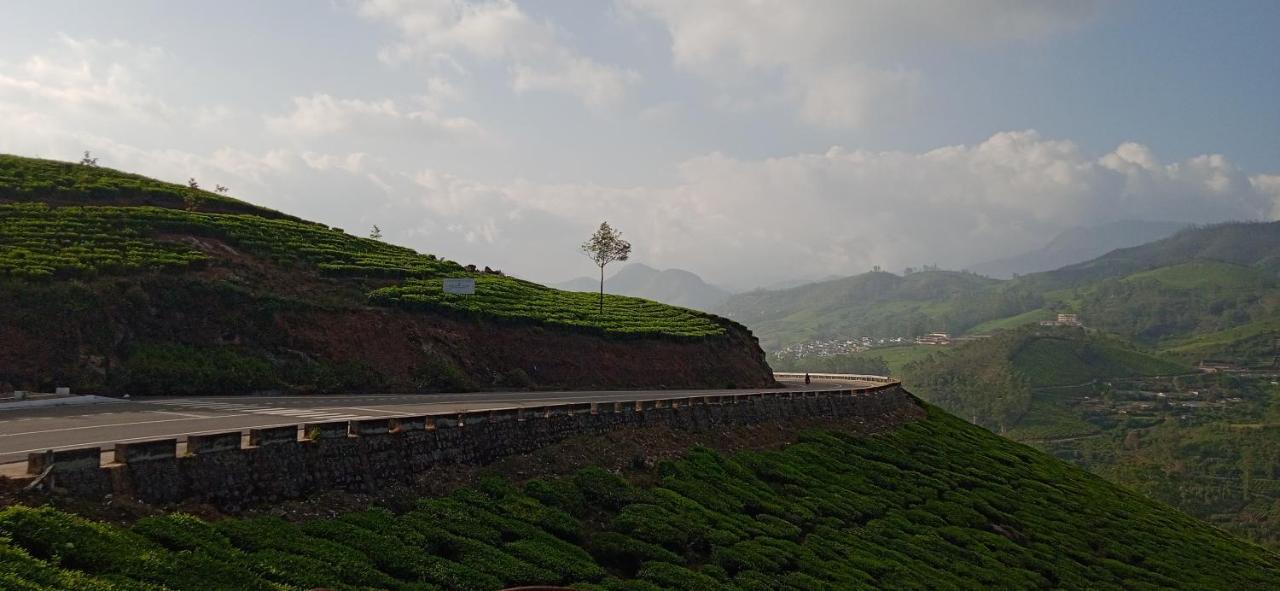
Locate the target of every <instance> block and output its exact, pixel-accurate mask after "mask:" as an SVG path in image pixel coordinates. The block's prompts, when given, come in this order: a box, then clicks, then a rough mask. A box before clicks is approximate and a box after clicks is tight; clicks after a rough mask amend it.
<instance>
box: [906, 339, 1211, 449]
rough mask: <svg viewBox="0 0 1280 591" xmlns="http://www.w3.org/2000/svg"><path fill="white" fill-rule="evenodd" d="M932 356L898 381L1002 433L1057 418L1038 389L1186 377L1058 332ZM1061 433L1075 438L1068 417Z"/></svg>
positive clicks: (1112, 346) (1151, 360)
mask: <svg viewBox="0 0 1280 591" xmlns="http://www.w3.org/2000/svg"><path fill="white" fill-rule="evenodd" d="M935 351H936V352H935V353H933V354H932V355H930V356H929V357H927V358H924V359H920V360H917V361H915V362H912V363H910V364H907V365H906V366H905V367H904V368H903V370H902V373H901V374H900V375H901V376H902V379H903V381H904V383H905V384H906V385H907V386H908V387H909V388H911V390H912V391H913V392H915V393H917V394H919V395H920V396H922V397H923V398H925V399H926V400H929V401H931V402H934V403H936V404H939V405H941V406H942V407H943V408H946V409H948V410H950V411H952V412H955V413H956V414H959V415H960V416H962V417H965V418H970V419H973V420H974V421H975V422H976V423H978V424H980V425H983V426H986V427H989V428H992V429H996V430H999V431H1001V432H1004V431H1006V430H1008V429H1014V428H1017V427H1018V426H1020V425H1022V426H1026V425H1028V424H1029V423H1033V424H1035V425H1036V426H1037V429H1038V430H1040V431H1044V430H1045V429H1046V427H1047V425H1046V419H1047V418H1048V417H1051V416H1059V417H1061V413H1059V412H1057V411H1056V410H1055V409H1054V405H1053V404H1052V401H1051V400H1047V399H1041V400H1040V402H1039V403H1036V398H1037V397H1034V396H1033V395H1032V394H1033V390H1035V389H1037V388H1048V387H1064V386H1073V385H1077V384H1084V383H1092V382H1095V381H1098V380H1105V379H1110V378H1124V377H1137V376H1155V375H1167V374H1180V373H1186V372H1188V371H1190V368H1188V367H1186V366H1184V365H1182V364H1179V363H1176V362H1173V361H1168V360H1165V359H1162V358H1159V357H1155V356H1152V355H1149V354H1147V353H1143V352H1141V351H1137V350H1134V349H1132V348H1131V347H1129V346H1127V345H1125V344H1124V343H1123V342H1122V341H1119V340H1117V339H1114V338H1109V337H1105V336H1101V335H1097V334H1089V333H1086V332H1085V331H1083V330H1081V329H1072V328H1061V327H1053V328H1041V327H1032V328H1024V329H1021V330H1017V331H1006V332H1001V333H998V334H996V336H994V337H992V338H990V339H982V340H978V341H973V342H971V343H967V344H964V345H959V346H952V347H944V348H937V349H935ZM1041 411H1043V412H1041ZM1063 427H1064V430H1066V431H1068V432H1076V431H1078V427H1079V423H1078V422H1076V420H1075V419H1074V418H1070V420H1068V421H1067V422H1066V423H1065V424H1064V425H1063Z"/></svg>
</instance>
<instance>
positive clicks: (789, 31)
mask: <svg viewBox="0 0 1280 591" xmlns="http://www.w3.org/2000/svg"><path fill="white" fill-rule="evenodd" d="M622 2H623V5H624V7H625V8H626V9H627V10H629V11H631V12H632V13H633V14H640V15H647V16H649V17H652V18H654V19H656V20H657V21H658V22H659V23H660V24H661V25H662V26H663V27H664V28H665V29H666V30H667V31H668V32H669V34H670V36H671V54H672V59H673V60H674V62H675V63H676V65H678V66H680V67H682V68H684V69H686V70H688V71H691V72H694V73H697V74H699V75H701V76H703V77H705V78H706V79H708V80H709V81H711V82H713V83H716V84H719V85H722V86H726V87H730V88H733V89H735V90H739V91H740V92H742V93H743V94H747V95H749V96H751V97H752V98H751V99H750V101H757V100H758V97H759V96H760V95H761V94H762V93H766V94H768V93H775V94H780V95H781V96H782V97H784V98H786V99H787V100H789V101H790V102H792V103H793V104H794V105H796V108H797V113H798V115H799V118H800V119H801V120H802V121H805V122H807V123H810V124H813V125H817V126H821V127H829V128H852V127H859V126H861V125H863V124H865V122H866V121H867V119H868V118H869V117H871V116H872V115H873V114H874V115H876V116H883V114H884V112H885V111H889V112H893V111H896V110H899V109H901V102H902V101H904V100H908V101H909V100H911V98H912V97H913V95H914V91H915V89H916V87H917V86H918V84H919V83H920V78H921V74H920V72H918V71H915V70H912V69H910V68H907V67H905V66H903V65H901V64H903V63H904V61H907V60H909V59H910V58H912V57H916V56H919V55H921V54H923V53H927V52H933V51H937V50H939V49H946V48H949V47H953V46H957V45H974V44H990V43H1006V42H1015V41H1017V42H1020V41H1028V40H1036V39H1040V38H1043V37H1045V36H1048V35H1052V34H1054V33H1057V32H1059V31H1061V30H1063V29H1067V28H1070V27H1073V26H1075V25H1078V24H1079V23H1080V22H1082V21H1083V20H1085V19H1087V18H1089V17H1090V16H1091V15H1092V13H1093V5H1094V3H1093V2H1092V1H1084V2H1054V1H1051V0H1037V1H1031V2H1027V1H1014V0H983V1H979V2H954V1H951V0H934V1H928V2H880V1H875V0H761V1H756V2H740V1H738V0H699V1H697V2H689V1H686V0H622ZM773 76H777V78H776V79H775V78H774V77H773ZM744 80H745V81H752V80H754V81H758V83H757V84H751V83H746V84H744V83H743V81H744ZM775 88H784V89H791V90H789V91H781V92H779V91H776V90H773V89H775ZM718 102H720V103H722V104H730V105H734V106H740V105H741V103H740V102H738V101H735V100H724V99H723V98H722V99H720V100H719V101H718Z"/></svg>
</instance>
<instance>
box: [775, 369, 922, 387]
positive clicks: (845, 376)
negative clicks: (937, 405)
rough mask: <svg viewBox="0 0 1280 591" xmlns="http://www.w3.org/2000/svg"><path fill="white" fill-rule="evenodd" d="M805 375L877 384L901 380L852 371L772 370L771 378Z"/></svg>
mask: <svg viewBox="0 0 1280 591" xmlns="http://www.w3.org/2000/svg"><path fill="white" fill-rule="evenodd" d="M805 376H809V379H810V380H820V381H824V382H875V383H877V384H896V383H898V382H900V381H901V380H899V379H897V378H891V377H889V376H873V375H863V374H854V373H805V372H792V371H775V372H773V379H775V380H778V381H779V382H798V381H804V377H805Z"/></svg>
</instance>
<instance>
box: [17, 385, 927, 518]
mask: <svg viewBox="0 0 1280 591" xmlns="http://www.w3.org/2000/svg"><path fill="white" fill-rule="evenodd" d="M913 404H915V401H914V398H912V396H911V395H910V394H908V393H907V392H905V391H904V390H902V388H901V386H899V385H898V384H896V383H890V384H885V385H882V386H876V387H874V388H863V389H858V390H839V389H836V390H830V391H825V392H806V393H794V392H785V391H780V392H776V393H774V392H771V393H766V394H743V395H719V396H696V397H690V398H673V399H668V400H658V401H647V402H640V403H599V404H573V405H557V406H546V407H535V408H522V409H502V410H491V411H483V412H470V413H461V414H448V415H443V414H442V415H428V416H419V417H400V418H395V419H379V420H366V421H358V422H352V423H318V424H310V425H303V426H302V427H301V429H299V427H296V426H295V427H282V428H272V429H254V430H251V431H250V434H249V437H248V441H247V442H246V443H247V444H245V445H242V444H241V434H240V433H239V432H231V433H223V434H213V435H201V436H192V437H190V438H189V439H188V444H187V451H186V453H185V454H183V455H177V454H176V453H175V451H176V441H175V440H172V439H169V440H162V441H150V442H142V443H129V444H120V445H117V446H116V448H115V462H113V463H110V464H108V465H105V466H102V465H100V463H99V452H98V449H97V448H91V449H84V450H71V451H63V452H48V453H41V454H32V456H31V458H30V461H29V466H28V471H29V472H31V473H32V474H33V476H34V475H43V476H44V477H45V478H46V479H47V480H49V481H50V482H49V484H50V487H51V490H55V491H58V492H65V493H68V494H73V495H78V496H84V497H100V496H102V495H105V494H108V493H114V494H117V495H127V496H129V497H132V498H136V499H138V500H140V501H143V502H148V503H168V502H177V501H183V500H193V501H198V502H206V503H210V504H213V505H215V506H218V507H221V508H224V509H231V510H234V509H236V508H239V507H244V506H247V505H249V504H254V503H260V502H274V501H279V500H282V499H290V498H299V497H302V496H305V495H308V494H311V493H315V492H319V491H323V490H330V489H343V490H349V491H356V492H359V491H366V492H367V491H372V490H375V489H377V488H378V487H382V486H386V485H389V484H394V483H404V482H409V481H412V480H414V479H415V478H418V477H420V476H422V475H424V474H425V473H429V471H430V470H431V469H432V468H433V467H435V466H441V465H447V464H465V465H483V464H486V463H489V462H492V461H495V460H497V459H500V458H502V457H505V456H509V455H514V454H521V453H527V452H531V451H534V450H537V449H539V448H542V447H545V446H547V445H550V444H553V443H555V442H558V441H561V440H564V439H566V438H569V437H575V436H580V435H593V434H599V433H604V432H609V431H615V430H620V429H628V428H633V427H645V426H664V427H669V428H674V429H685V430H707V429H714V428H716V427H717V426H720V425H759V424H767V423H771V422H776V421H783V420H791V419H824V418H848V417H871V416H879V415H884V414H888V413H893V412H895V411H899V410H901V409H902V408H904V407H905V406H906V405H913ZM300 432H301V437H300V436H299V435H300Z"/></svg>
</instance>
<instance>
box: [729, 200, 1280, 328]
mask: <svg viewBox="0 0 1280 591" xmlns="http://www.w3.org/2000/svg"><path fill="white" fill-rule="evenodd" d="M721 312H722V313H724V314H725V315H727V316H729V317H731V318H734V319H737V320H739V321H741V322H743V323H745V324H747V325H748V326H750V327H751V328H752V329H753V330H754V331H755V332H756V333H757V334H758V336H759V337H760V339H761V342H762V344H763V345H764V346H765V347H766V348H767V349H770V350H777V349H781V348H783V347H785V346H788V345H792V344H796V343H800V342H806V341H815V340H823V339H827V338H851V337H860V336H870V337H914V336H918V335H921V334H924V333H928V332H935V331H944V332H950V333H952V334H964V333H969V334H985V333H989V332H991V331H995V330H1003V329H1010V328H1017V327H1019V326H1024V325H1028V324H1035V323H1037V322H1039V321H1041V320H1048V319H1052V318H1053V317H1054V315H1055V314H1056V313H1058V312H1073V313H1077V314H1078V315H1079V316H1080V318H1081V320H1082V321H1083V322H1084V323H1085V324H1086V325H1087V326H1089V327H1092V328H1098V329H1101V330H1103V331H1106V332H1111V333H1116V334H1120V335H1123V336H1125V337H1126V338H1129V339H1133V340H1136V341H1138V342H1140V343H1142V344H1143V345H1144V346H1150V347H1157V348H1162V347H1166V346H1167V347H1174V346H1180V345H1182V344H1184V343H1186V342H1188V339H1191V338H1192V337H1194V336H1195V335H1199V334H1207V333H1217V332H1223V331H1228V330H1230V329H1233V328H1235V327H1241V326H1245V325H1250V324H1251V323H1256V322H1260V321H1265V320H1266V319H1268V318H1274V317H1275V316H1276V315H1277V314H1280V222H1271V223H1231V224H1219V225H1215V226H1207V227H1200V228H1191V229H1188V230H1184V231H1182V232H1179V233H1177V234H1175V235H1174V236H1171V237H1169V238H1166V239H1164V240H1159V241H1156V242H1152V243H1149V244H1144V245H1141V246H1137V247H1133V248H1125V249H1120V250H1116V251H1113V252H1110V253H1108V254H1106V255H1103V256H1101V257H1098V258H1097V259H1094V260H1092V261H1088V262H1085V263H1080V264H1077V265H1071V266H1068V267H1064V268H1062V269H1058V270H1055V271H1048V272H1044V273H1035V274H1031V275H1025V276H1022V277H1018V278H1015V279H1012V280H1006V281H999V280H994V279H987V278H984V277H980V276H977V275H973V274H970V273H955V272H947V271H926V272H920V273H913V274H910V275H906V276H902V277H899V276H896V275H892V274H889V273H869V274H864V275H859V276H856V277H849V278H845V279H839V280H834V281H827V282H822V283H816V284H810V285H806V286H802V287H799V288H794V289H790V290H784V291H776V292H770V291H757V292H752V293H749V294H740V295H737V296H734V297H732V298H730V299H729V300H728V301H727V302H726V303H725V305H724V306H722V308H721ZM1224 334H1227V333H1224ZM1247 349H1248V350H1252V348H1247Z"/></svg>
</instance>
